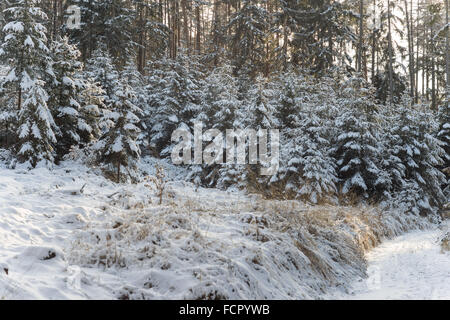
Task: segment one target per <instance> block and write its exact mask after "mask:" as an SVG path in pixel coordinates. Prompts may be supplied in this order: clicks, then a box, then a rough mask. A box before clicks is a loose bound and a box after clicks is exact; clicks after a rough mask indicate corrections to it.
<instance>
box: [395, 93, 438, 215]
mask: <svg viewBox="0 0 450 320" xmlns="http://www.w3.org/2000/svg"><path fill="white" fill-rule="evenodd" d="M410 104H411V98H410V97H409V95H407V94H404V95H403V99H402V108H401V109H400V112H399V113H398V114H397V117H396V125H395V126H394V127H393V128H392V132H393V134H395V135H397V136H398V144H397V145H396V148H395V150H394V155H395V156H396V157H397V158H399V159H401V161H402V164H403V165H404V167H405V176H404V180H405V181H406V184H405V185H406V186H411V185H414V189H415V190H420V194H417V195H416V198H417V199H419V200H418V201H417V205H418V210H419V211H420V212H421V213H432V212H433V211H434V210H435V209H436V208H439V207H440V206H441V205H442V204H443V202H444V201H445V196H444V194H443V193H442V190H441V186H442V185H443V184H444V183H445V176H444V174H443V173H441V172H440V171H439V170H438V169H437V167H438V166H439V165H442V163H443V161H442V156H443V154H444V151H443V150H442V148H441V146H440V142H439V140H437V139H436V138H435V137H434V136H433V135H432V134H431V133H432V130H434V129H435V128H437V126H438V125H437V122H436V121H435V120H434V119H433V116H432V114H430V113H429V112H425V111H424V110H422V109H420V108H419V107H418V106H415V107H413V108H412V107H410V108H407V106H409V105H410Z"/></svg>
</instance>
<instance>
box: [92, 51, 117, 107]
mask: <svg viewBox="0 0 450 320" xmlns="http://www.w3.org/2000/svg"><path fill="white" fill-rule="evenodd" d="M84 77H85V78H89V79H92V80H93V81H94V82H96V83H98V84H100V85H101V87H102V88H103V89H104V91H105V95H104V103H105V105H106V106H109V105H110V104H111V103H113V102H114V101H116V100H117V96H116V94H115V90H116V88H117V86H118V83H119V72H118V71H117V68H116V67H115V65H114V64H113V61H112V58H111V55H110V54H109V52H108V50H107V49H106V47H105V46H104V45H103V44H100V45H99V47H98V48H97V49H96V50H95V51H94V52H93V54H92V57H91V58H90V59H89V60H88V62H87V64H86V68H85V72H84Z"/></svg>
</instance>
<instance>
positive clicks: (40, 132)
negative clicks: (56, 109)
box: [17, 80, 56, 168]
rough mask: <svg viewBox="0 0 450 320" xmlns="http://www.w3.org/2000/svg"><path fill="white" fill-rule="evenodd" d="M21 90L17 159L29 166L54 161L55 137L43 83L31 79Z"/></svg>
mask: <svg viewBox="0 0 450 320" xmlns="http://www.w3.org/2000/svg"><path fill="white" fill-rule="evenodd" d="M23 89H24V91H25V92H27V94H26V95H25V100H24V102H23V105H22V108H21V109H20V113H19V123H20V127H19V149H18V152H17V155H18V158H19V160H20V161H22V162H24V163H26V164H27V165H28V167H30V168H31V167H36V166H37V165H38V164H39V163H41V162H46V163H45V164H46V165H49V164H51V163H53V161H54V155H55V152H54V145H55V144H56V136H55V133H54V131H53V128H54V127H55V123H54V121H53V117H52V114H51V112H50V110H49V109H48V107H47V100H48V95H47V92H46V91H45V89H44V83H43V82H42V81H40V80H35V81H32V82H30V84H29V86H24V87H23Z"/></svg>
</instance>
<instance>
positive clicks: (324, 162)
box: [271, 74, 337, 203]
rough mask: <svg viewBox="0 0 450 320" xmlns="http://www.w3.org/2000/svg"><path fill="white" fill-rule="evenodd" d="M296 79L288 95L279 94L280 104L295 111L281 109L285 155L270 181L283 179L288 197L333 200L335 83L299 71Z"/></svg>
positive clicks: (334, 173) (321, 200)
mask: <svg viewBox="0 0 450 320" xmlns="http://www.w3.org/2000/svg"><path fill="white" fill-rule="evenodd" d="M285 80H286V81H290V80H288V79H285ZM293 80H294V81H295V82H292V83H296V85H295V88H289V86H286V87H285V89H284V90H285V91H286V90H287V91H286V93H287V94H288V96H287V97H289V98H287V97H286V94H281V95H280V100H279V104H282V105H283V104H284V105H287V107H288V108H287V110H296V111H294V112H293V114H292V116H290V115H288V114H287V113H286V114H285V113H284V112H283V113H280V112H279V113H278V117H279V121H280V123H281V124H282V127H281V129H282V130H281V132H282V137H281V139H282V144H281V154H282V157H281V166H280V171H279V174H278V175H277V176H276V177H273V178H272V180H271V182H272V183H273V182H278V183H281V185H282V186H283V188H284V192H285V197H287V198H300V199H303V200H305V201H308V202H311V203H319V202H323V201H333V202H334V197H333V195H334V194H335V193H336V183H337V177H336V166H335V164H334V159H333V158H332V157H331V139H329V137H330V136H331V133H330V131H332V130H331V129H332V128H331V127H330V124H331V123H332V120H331V119H333V116H334V114H333V111H334V109H335V107H334V105H333V103H334V101H333V92H334V90H333V87H332V86H331V85H330V83H329V82H330V81H329V80H330V79H325V78H324V79H321V81H320V82H315V81H314V80H313V79H312V78H311V77H309V76H307V75H302V74H298V75H297V76H296V79H293ZM331 82H332V81H331ZM324 93H326V96H325V95H324ZM292 99H293V100H292ZM277 109H278V110H283V109H284V108H283V107H282V106H279V107H278V108H277Z"/></svg>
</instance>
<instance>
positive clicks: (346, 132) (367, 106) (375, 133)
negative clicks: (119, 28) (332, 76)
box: [333, 78, 381, 198]
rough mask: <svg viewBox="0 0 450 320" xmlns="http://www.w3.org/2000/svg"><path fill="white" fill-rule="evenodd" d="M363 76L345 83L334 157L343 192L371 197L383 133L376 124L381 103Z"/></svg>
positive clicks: (376, 178) (376, 180)
mask: <svg viewBox="0 0 450 320" xmlns="http://www.w3.org/2000/svg"><path fill="white" fill-rule="evenodd" d="M364 87H365V84H364V83H363V80H362V79H358V78H352V79H349V80H348V81H346V82H344V83H343V88H342V91H341V94H340V101H339V104H340V105H341V106H342V111H341V114H340V115H339V116H338V117H337V118H336V121H335V126H336V128H337V133H336V138H335V140H334V141H333V143H334V144H335V146H334V150H333V151H334V157H335V159H336V163H337V165H338V176H339V179H340V180H341V187H342V189H341V192H342V194H344V195H349V194H353V195H356V196H363V197H364V198H368V197H369V196H370V195H373V194H375V191H376V189H377V183H378V182H379V181H378V177H379V176H380V174H381V166H380V164H379V161H378V159H380V153H381V149H380V136H379V129H378V128H377V127H376V118H377V117H378V116H377V106H376V105H375V103H374V102H373V101H374V99H373V96H372V94H371V92H370V90H367V89H365V88H364Z"/></svg>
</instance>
